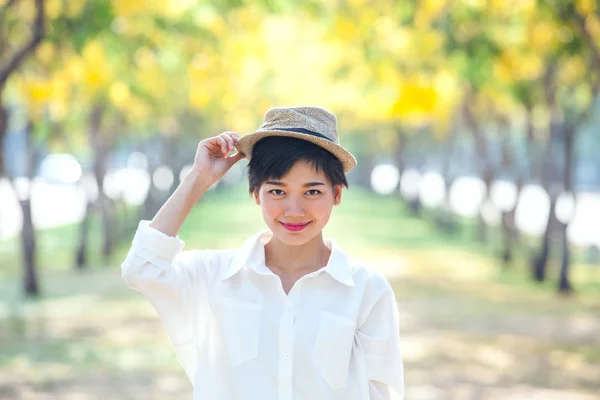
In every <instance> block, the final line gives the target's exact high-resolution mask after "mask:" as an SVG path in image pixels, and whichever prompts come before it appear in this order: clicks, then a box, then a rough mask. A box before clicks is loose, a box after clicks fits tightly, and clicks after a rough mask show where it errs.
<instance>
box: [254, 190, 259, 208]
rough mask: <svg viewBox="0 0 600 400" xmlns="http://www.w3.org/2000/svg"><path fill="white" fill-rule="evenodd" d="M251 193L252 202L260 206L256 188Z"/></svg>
mask: <svg viewBox="0 0 600 400" xmlns="http://www.w3.org/2000/svg"><path fill="white" fill-rule="evenodd" d="M252 195H253V196H254V202H255V203H256V204H257V205H259V206H260V196H259V195H258V189H254V192H253V193H252Z"/></svg>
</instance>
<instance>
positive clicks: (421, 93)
mask: <svg viewBox="0 0 600 400" xmlns="http://www.w3.org/2000/svg"><path fill="white" fill-rule="evenodd" d="M438 97H439V96H438V93H437V91H436V89H435V88H434V87H433V86H432V85H431V84H428V83H421V82H418V80H417V79H414V80H410V81H408V82H404V83H403V84H402V85H401V87H400V94H399V97H398V100H397V101H396V103H395V104H394V106H393V109H392V112H393V114H394V115H395V116H398V117H401V118H403V117H414V116H420V115H423V114H427V113H429V112H431V111H433V110H434V109H435V107H436V105H437V102H438Z"/></svg>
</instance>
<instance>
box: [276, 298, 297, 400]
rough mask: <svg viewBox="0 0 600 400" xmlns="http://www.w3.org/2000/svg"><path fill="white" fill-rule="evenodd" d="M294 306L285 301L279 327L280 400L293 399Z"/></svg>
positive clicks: (289, 300) (290, 301)
mask: <svg viewBox="0 0 600 400" xmlns="http://www.w3.org/2000/svg"><path fill="white" fill-rule="evenodd" d="M294 319H295V318H294V304H293V302H292V300H291V299H289V298H287V299H285V302H284V306H283V315H282V316H281V322H280V326H279V354H280V362H279V398H281V399H291V398H292V365H293V351H294Z"/></svg>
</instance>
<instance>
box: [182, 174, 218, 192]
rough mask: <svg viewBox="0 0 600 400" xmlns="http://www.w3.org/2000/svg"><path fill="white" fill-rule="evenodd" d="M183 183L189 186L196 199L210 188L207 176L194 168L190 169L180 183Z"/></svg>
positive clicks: (210, 183)
mask: <svg viewBox="0 0 600 400" xmlns="http://www.w3.org/2000/svg"><path fill="white" fill-rule="evenodd" d="M183 182H185V183H186V184H187V185H189V186H190V187H191V188H192V190H193V192H194V193H195V194H196V195H197V196H198V197H200V196H202V194H203V193H204V192H206V191H207V190H208V188H210V187H211V186H212V182H211V181H210V178H209V177H208V176H207V174H203V173H202V172H201V171H198V170H197V169H195V168H192V169H190V170H189V171H188V172H187V173H186V174H185V175H184V177H183V180H182V183H183Z"/></svg>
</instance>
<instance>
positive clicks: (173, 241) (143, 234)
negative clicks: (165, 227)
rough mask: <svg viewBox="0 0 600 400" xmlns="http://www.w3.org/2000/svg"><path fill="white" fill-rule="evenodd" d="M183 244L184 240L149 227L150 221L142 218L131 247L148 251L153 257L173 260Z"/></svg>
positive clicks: (144, 251)
mask: <svg viewBox="0 0 600 400" xmlns="http://www.w3.org/2000/svg"><path fill="white" fill-rule="evenodd" d="M184 246H185V242H184V241H183V240H181V239H179V236H177V237H173V236H168V235H165V234H164V233H162V232H161V231H159V230H157V229H154V228H152V227H150V221H145V220H142V221H140V223H139V225H138V229H137V231H136V233H135V236H134V237H133V243H132V247H134V248H137V249H138V250H141V253H146V254H148V253H150V254H152V255H153V256H154V257H155V258H159V259H163V260H168V261H169V264H170V261H172V260H174V259H175V257H176V256H177V254H179V253H180V252H181V251H182V250H183V248H184Z"/></svg>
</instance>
